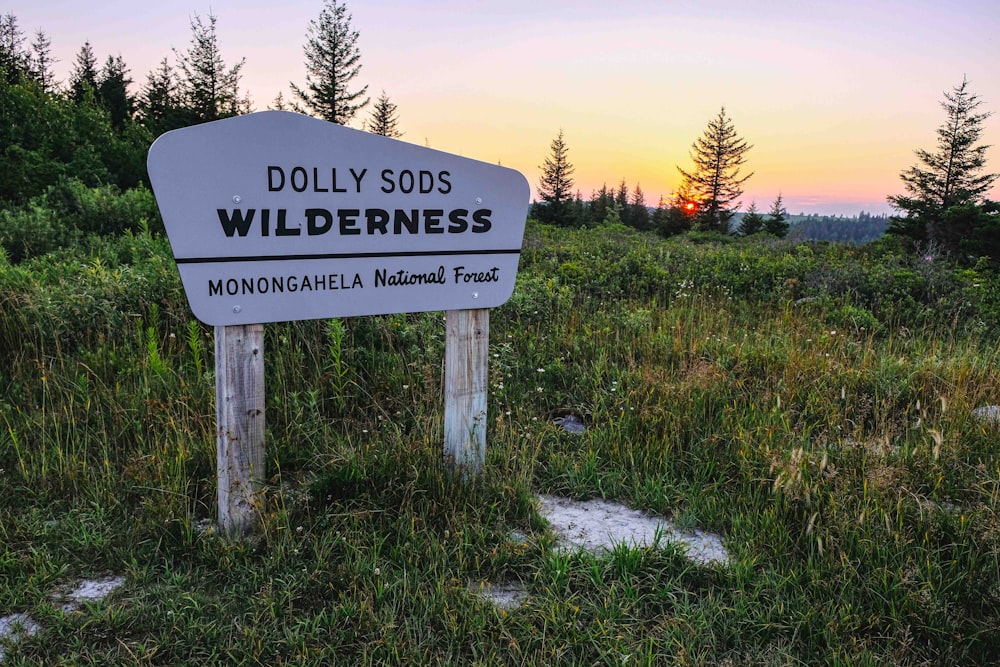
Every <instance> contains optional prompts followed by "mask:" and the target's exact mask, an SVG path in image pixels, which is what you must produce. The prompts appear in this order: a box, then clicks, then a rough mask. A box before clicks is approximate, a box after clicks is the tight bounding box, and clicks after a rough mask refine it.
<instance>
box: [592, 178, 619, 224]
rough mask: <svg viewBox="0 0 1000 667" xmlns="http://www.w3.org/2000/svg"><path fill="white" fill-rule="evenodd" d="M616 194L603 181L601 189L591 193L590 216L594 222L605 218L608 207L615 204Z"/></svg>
mask: <svg viewBox="0 0 1000 667" xmlns="http://www.w3.org/2000/svg"><path fill="white" fill-rule="evenodd" d="M614 203H615V195H614V193H612V191H611V190H609V189H608V184H607V183H603V184H602V185H601V189H600V190H598V191H597V192H592V193H591V194H590V216H591V219H592V220H593V221H594V222H600V221H601V220H604V217H605V216H606V215H607V214H608V209H609V208H611V207H612V206H614Z"/></svg>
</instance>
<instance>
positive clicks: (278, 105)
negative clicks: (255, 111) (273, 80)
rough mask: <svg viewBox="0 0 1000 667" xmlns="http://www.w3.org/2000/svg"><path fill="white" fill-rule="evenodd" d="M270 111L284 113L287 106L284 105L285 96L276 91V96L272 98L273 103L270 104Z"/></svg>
mask: <svg viewBox="0 0 1000 667" xmlns="http://www.w3.org/2000/svg"><path fill="white" fill-rule="evenodd" d="M270 108H271V109H273V110H274V111H284V110H285V109H287V108H288V104H286V103H285V94H284V93H283V92H281V91H280V90H279V91H278V94H277V95H275V96H274V101H273V102H271V106H270Z"/></svg>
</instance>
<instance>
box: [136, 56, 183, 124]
mask: <svg viewBox="0 0 1000 667" xmlns="http://www.w3.org/2000/svg"><path fill="white" fill-rule="evenodd" d="M178 105H179V100H178V98H177V83H176V82H175V81H174V72H173V69H172V68H171V67H170V63H169V62H168V60H167V58H164V59H163V60H161V61H160V66H159V67H158V68H156V69H155V70H153V71H152V72H150V73H149V74H147V75H146V85H145V86H143V88H142V92H141V93H140V94H139V101H138V107H139V116H140V118H141V119H142V124H143V125H144V126H145V127H146V129H147V130H149V131H150V133H151V134H152V135H153V136H158V135H160V134H162V133H164V132H166V131H168V130H174V129H177V128H178V127H181V126H182V124H183V122H182V121H181V120H180V119H179V116H180V114H181V111H180V109H179V106H178Z"/></svg>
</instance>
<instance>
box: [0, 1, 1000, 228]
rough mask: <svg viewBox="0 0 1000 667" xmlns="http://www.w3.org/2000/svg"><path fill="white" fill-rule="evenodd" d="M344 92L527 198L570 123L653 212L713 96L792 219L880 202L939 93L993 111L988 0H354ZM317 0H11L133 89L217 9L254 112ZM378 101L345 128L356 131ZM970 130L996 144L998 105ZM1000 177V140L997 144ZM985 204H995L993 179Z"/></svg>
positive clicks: (590, 158)
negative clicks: (525, 185)
mask: <svg viewBox="0 0 1000 667" xmlns="http://www.w3.org/2000/svg"><path fill="white" fill-rule="evenodd" d="M346 5H347V8H348V12H349V13H350V14H351V17H352V18H351V27H352V28H353V29H354V30H357V31H358V32H359V33H360V36H359V38H358V42H357V44H358V47H359V48H360V51H361V63H362V68H361V72H360V74H359V76H358V78H357V79H356V83H357V84H358V85H359V86H361V85H367V86H368V93H369V95H370V96H371V98H372V100H373V103H372V105H373V104H374V99H375V98H376V97H378V95H379V94H380V93H381V92H382V91H385V93H386V94H387V95H388V97H389V98H390V100H391V101H392V102H394V103H395V104H396V105H397V107H398V117H399V126H400V129H401V130H402V131H403V132H404V135H403V137H402V139H403V140H404V141H409V142H411V143H417V144H421V145H426V146H430V147H432V148H435V149H438V150H443V151H447V152H450V153H455V154H459V155H463V156H466V157H471V158H475V159H479V160H483V161H487V162H491V163H499V164H502V165H504V166H506V167H511V168H514V169H517V170H518V171H520V172H521V173H523V174H524V175H525V177H526V178H527V179H528V182H529V183H531V184H532V188H533V193H534V192H535V191H536V189H537V185H538V181H539V179H540V175H541V169H540V165H542V164H543V163H544V161H545V158H546V157H548V156H549V155H550V154H551V150H550V145H551V142H552V140H553V139H554V138H555V137H556V136H557V135H558V134H559V132H560V130H561V131H562V132H563V135H564V140H565V142H566V145H567V147H568V149H569V161H570V163H571V164H572V165H573V167H574V169H575V171H574V173H573V179H574V188H575V189H576V190H578V191H579V192H580V193H581V195H582V196H583V197H584V198H585V199H588V198H589V197H590V195H591V194H592V192H593V191H594V190H597V189H599V188H600V187H601V186H602V184H605V183H606V184H607V185H608V186H609V187H617V185H618V183H620V182H621V181H622V179H624V180H625V181H626V183H627V185H628V187H629V190H630V191H631V190H633V189H634V188H635V186H636V185H639V186H640V187H641V188H642V191H643V192H644V193H645V196H646V203H647V204H649V205H651V206H655V205H656V204H657V202H658V201H659V199H660V197H661V196H663V197H669V196H670V195H671V194H672V193H673V192H674V191H675V189H676V188H677V186H678V184H679V181H680V175H679V174H678V171H677V167H681V168H684V169H690V167H691V166H692V162H691V158H690V154H689V151H690V148H691V145H692V143H694V141H695V140H696V139H697V138H698V137H700V136H701V135H702V133H703V132H704V131H705V128H706V127H707V125H708V122H709V121H710V120H712V119H713V118H714V117H716V116H717V115H718V113H719V111H720V109H721V108H723V107H725V109H726V114H727V115H728V116H729V117H730V118H731V119H732V121H733V124H734V126H735V128H736V131H737V132H738V133H739V134H740V135H741V136H742V137H744V138H745V139H746V140H747V141H748V142H749V143H750V144H751V145H752V146H753V148H752V149H751V151H750V152H749V153H748V154H747V163H746V165H745V166H744V171H743V173H744V174H746V173H749V172H751V171H752V172H753V176H752V177H751V178H750V179H749V180H748V181H747V182H746V183H745V185H744V190H745V192H744V195H743V197H742V202H743V205H744V208H745V207H746V206H747V205H749V204H750V203H751V202H756V204H757V208H758V209H760V210H765V211H766V210H767V209H769V208H770V206H771V204H772V202H773V201H774V199H775V197H776V196H777V195H778V194H779V193H780V194H781V196H782V198H783V201H784V203H785V206H786V208H787V210H788V211H789V212H790V213H799V212H805V213H819V214H825V215H831V214H846V215H854V214H857V213H858V212H859V211H861V210H865V211H869V212H874V213H891V212H892V210H891V208H890V207H889V205H888V204H887V203H886V196H887V195H890V194H900V193H902V192H903V185H902V182H901V180H900V178H899V175H900V172H902V171H903V170H905V169H906V168H908V167H909V166H911V165H913V164H915V163H916V159H915V156H914V150H915V149H918V148H923V149H927V150H934V148H935V145H936V135H935V131H936V129H937V128H938V127H939V126H940V125H941V124H942V123H943V122H944V120H945V115H944V111H943V110H942V109H941V107H940V102H941V101H942V100H943V93H944V92H946V91H951V90H952V89H953V88H954V87H955V86H957V85H959V84H961V82H962V80H963V77H966V78H967V79H968V81H969V89H970V90H971V91H972V92H974V93H975V94H977V95H978V96H979V98H980V99H981V100H982V101H983V106H982V107H981V108H980V110H985V111H1000V41H998V40H1000V37H998V35H1000V6H997V5H996V3H995V0H952V1H951V2H941V0H930V1H928V0H912V1H907V2H902V1H897V0H839V1H837V2H833V1H827V0H823V1H814V0H799V1H791V0H783V1H779V0H773V1H761V0H696V1H692V2H689V1H687V0H683V1H682V0H659V1H653V0H650V1H645V2H643V1H639V0H601V1H600V2H598V1H593V0H577V1H570V0H489V1H487V0H463V1H458V0H419V1H417V0H409V1H406V0H353V1H352V0H348V2H347V3H346ZM322 7H323V1H322V0H281V1H280V2H279V1H277V0H268V1H267V2H264V1H262V0H210V2H206V3H204V4H199V3H193V2H191V0H171V1H170V2H161V3H145V2H136V1H135V0H90V1H88V2H80V1H78V0H77V1H71V0H7V1H6V3H5V4H4V5H0V13H3V14H7V13H12V14H14V16H15V17H16V18H17V21H18V25H19V27H20V28H21V29H22V30H23V31H24V33H25V37H26V42H30V41H31V39H32V38H33V37H34V35H35V32H36V31H37V30H39V29H41V30H43V31H44V32H45V34H46V35H47V36H48V38H49V40H50V41H51V43H52V53H51V55H52V56H53V57H54V58H55V59H56V60H57V62H56V64H55V73H56V78H57V79H58V80H61V81H63V82H65V81H66V80H67V79H68V78H69V72H70V71H71V69H72V65H73V61H74V60H75V58H76V54H77V53H78V52H79V50H80V47H81V46H82V45H83V44H84V42H86V41H89V42H90V43H91V45H92V46H93V48H94V51H95V53H96V55H97V58H98V60H99V62H101V63H103V61H104V60H105V59H106V58H107V57H108V56H118V55H120V56H122V58H123V59H124V60H125V63H126V64H127V66H128V67H129V68H130V70H131V75H132V78H133V79H134V81H135V87H136V88H138V87H139V86H141V85H142V84H144V83H145V81H146V76H147V74H148V73H149V72H151V71H152V70H153V69H155V68H156V67H157V66H158V64H159V63H160V61H161V60H162V59H163V58H164V57H166V58H168V60H169V62H170V63H171V64H174V63H175V62H176V54H175V52H174V50H175V49H176V50H177V51H179V52H181V53H183V52H185V51H186V50H187V49H188V47H189V46H190V40H191V19H192V18H193V17H194V16H195V15H198V16H201V17H203V18H207V16H208V15H209V14H210V13H211V14H214V15H215V16H216V17H217V23H216V31H217V36H218V40H219V45H220V48H221V52H222V57H223V59H224V60H225V62H226V64H227V65H232V64H235V63H236V62H239V60H240V59H242V58H245V59H246V64H245V65H244V67H243V78H242V80H241V89H242V90H244V91H248V92H249V93H250V96H251V98H252V100H253V103H254V109H255V110H264V109H267V108H268V107H269V106H270V105H272V104H273V101H274V98H275V97H276V95H277V94H278V93H279V92H280V93H282V94H283V95H284V97H285V99H286V100H287V99H289V98H290V92H289V89H290V86H289V83H290V82H294V83H296V84H297V85H299V86H303V85H304V84H305V83H306V72H305V65H304V57H303V45H304V44H305V41H306V32H307V29H308V27H309V23H310V21H313V20H316V19H317V17H318V16H319V12H320V10H321V9H322ZM372 105H370V106H369V108H367V109H365V110H363V111H362V112H361V114H360V115H359V116H358V117H357V118H356V119H355V120H354V121H353V122H352V123H351V126H353V127H358V128H360V127H361V125H362V123H363V121H364V120H366V119H367V118H368V116H369V114H370V109H371V106H372ZM984 127H985V132H984V137H983V142H984V143H987V144H1000V114H997V115H994V116H993V117H991V118H989V119H988V120H987V121H986V123H985V124H984ZM987 155H988V158H989V159H990V162H989V164H988V166H991V167H992V168H993V170H994V171H998V172H1000V146H998V147H996V148H992V149H991V150H990V152H988V154H987ZM990 196H991V198H993V199H1000V186H998V187H996V188H994V189H993V191H992V192H991V195H990Z"/></svg>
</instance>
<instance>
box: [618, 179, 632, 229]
mask: <svg viewBox="0 0 1000 667" xmlns="http://www.w3.org/2000/svg"><path fill="white" fill-rule="evenodd" d="M628 204H629V192H628V184H627V183H625V177H624V176H622V180H621V182H620V183H619V184H618V190H617V191H616V192H615V206H617V207H618V218H619V220H618V221H619V222H621V223H622V224H625V225H631V224H632V218H631V215H630V214H631V209H630V208H629V205H628Z"/></svg>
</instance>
